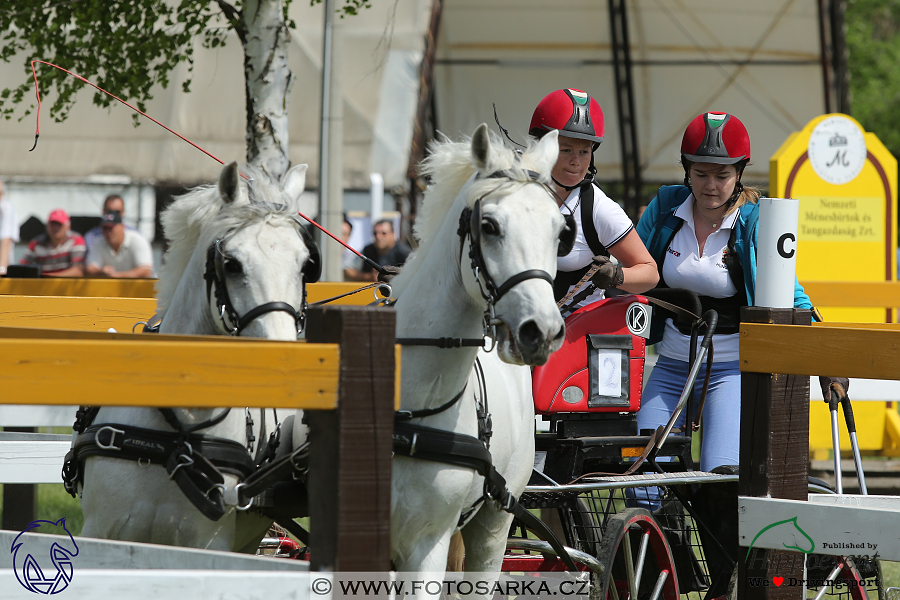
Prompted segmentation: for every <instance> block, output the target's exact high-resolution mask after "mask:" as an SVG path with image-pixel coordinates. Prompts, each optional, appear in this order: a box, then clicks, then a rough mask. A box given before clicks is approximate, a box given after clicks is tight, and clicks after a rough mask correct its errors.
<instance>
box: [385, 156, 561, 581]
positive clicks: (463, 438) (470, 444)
mask: <svg viewBox="0 0 900 600" xmlns="http://www.w3.org/2000/svg"><path fill="white" fill-rule="evenodd" d="M527 174H528V176H529V178H530V180H531V181H535V182H537V180H538V178H539V174H537V173H534V172H532V171H528V172H527ZM488 178H489V179H492V178H507V179H515V178H514V177H513V176H512V174H511V173H509V172H508V171H498V172H496V173H492V174H491V175H489V176H488ZM542 185H543V184H542ZM545 187H547V186H545ZM547 189H548V192H550V193H551V194H552V190H550V189H549V187H547ZM492 191H493V190H492ZM490 193H492V192H487V193H486V194H484V195H483V196H481V197H480V198H479V199H478V200H476V201H475V203H474V205H473V207H472V208H468V207H467V208H465V209H463V211H462V214H460V218H459V229H458V230H457V234H458V235H459V237H460V250H459V260H460V267H462V251H463V247H464V246H465V243H466V240H467V239H468V240H469V258H470V260H471V268H472V271H473V273H474V274H475V280H476V281H477V282H478V286H479V289H480V291H481V295H482V297H483V298H484V300H485V301H486V303H487V308H486V310H485V316H484V331H485V335H486V336H490V337H492V338H494V339H496V338H495V336H494V335H493V334H494V329H495V328H496V325H497V321H496V318H495V316H494V305H495V303H496V302H497V301H498V300H499V299H500V298H501V297H502V296H503V295H504V294H505V293H506V292H508V291H509V290H510V289H512V287H513V286H515V285H517V284H519V283H521V282H523V281H527V280H528V279H543V280H545V281H547V282H548V283H550V284H551V285H553V278H552V277H551V276H550V274H549V273H547V272H546V271H542V270H538V269H531V270H527V271H523V272H521V273H518V274H516V275H513V276H512V277H510V278H509V279H507V280H506V281H505V282H504V283H503V284H502V285H499V286H498V285H497V284H496V281H495V280H494V278H493V277H491V275H490V273H489V272H488V270H487V269H486V267H485V262H484V257H483V255H482V252H481V236H480V234H481V201H482V200H483V199H484V198H485V196H487V195H488V194H490ZM574 241H575V223H574V219H572V217H571V216H568V218H567V219H566V228H565V230H564V231H563V233H562V234H561V235H560V247H559V249H558V254H559V255H560V256H564V255H566V254H568V253H569V252H570V251H571V249H572V244H574ZM482 278H483V279H484V284H483V285H482ZM397 343H398V344H402V345H406V346H432V347H435V348H462V347H480V346H484V345H485V343H484V339H483V338H481V339H471V338H447V337H442V338H397ZM475 371H476V374H477V376H478V380H479V382H480V387H481V401H480V402H479V403H478V406H477V407H476V412H477V415H478V437H477V438H476V437H474V436H471V435H464V434H459V433H455V432H452V431H445V430H442V429H436V428H433V427H426V426H424V425H419V424H417V423H410V422H409V421H410V420H411V419H416V418H422V417H428V416H432V415H436V414H439V413H441V412H444V411H445V410H448V409H449V408H451V407H452V406H454V405H455V404H456V403H457V402H459V399H460V398H462V396H463V394H464V393H465V387H463V389H462V390H461V391H460V392H459V393H458V394H456V395H455V396H454V397H453V398H451V399H450V400H449V401H447V402H445V403H444V404H442V405H440V406H438V407H436V408H430V409H420V410H413V411H404V410H401V411H398V412H396V413H395V414H394V442H393V448H394V454H395V455H399V456H406V457H409V458H418V459H422V460H430V461H434V462H439V463H444V464H450V465H454V466H457V467H463V468H469V469H473V470H475V471H476V472H477V473H478V474H479V475H481V476H482V477H484V492H483V494H482V497H481V498H480V499H479V500H478V501H477V502H476V503H475V505H474V506H472V507H470V508H469V509H468V510H466V511H464V512H463V513H462V514H461V515H460V520H459V523H458V525H459V526H462V525H463V524H464V523H465V522H467V520H468V518H469V517H470V516H471V515H472V514H474V512H475V510H476V509H477V508H478V507H479V506H480V504H481V503H482V502H483V501H484V500H485V499H491V500H493V501H495V502H496V503H497V505H498V507H499V508H501V509H502V510H504V511H506V512H509V513H511V514H513V515H514V516H516V517H517V518H519V519H521V520H522V521H524V522H525V523H526V524H527V525H528V526H530V527H531V528H533V529H534V530H535V531H537V532H539V533H540V534H541V535H542V536H544V538H545V539H547V540H548V541H549V542H550V544H551V546H552V547H553V548H554V549H555V550H556V551H557V552H558V553H559V556H560V557H561V558H562V559H563V560H564V561H565V562H566V565H567V566H568V567H569V568H570V569H573V570H574V569H575V565H574V562H572V559H571V558H570V557H569V555H568V553H567V552H566V551H565V548H564V547H563V545H562V543H561V542H560V541H559V539H558V538H557V537H556V535H555V534H554V533H553V532H552V531H550V529H549V528H548V527H547V526H546V525H544V523H542V522H541V521H540V520H539V519H538V518H537V517H535V516H534V515H532V514H531V513H530V512H529V511H527V510H526V509H524V508H523V507H522V505H521V504H519V501H518V499H517V498H516V497H515V496H513V494H512V493H511V492H510V491H509V489H508V488H507V486H506V480H505V479H504V478H503V476H502V475H501V474H500V473H499V472H498V471H497V469H496V468H495V467H494V464H493V460H492V458H491V453H490V450H489V447H490V437H491V433H492V431H491V429H492V425H491V415H490V412H489V410H488V403H487V390H486V387H485V386H484V375H483V372H482V370H481V363H480V362H479V361H478V360H477V359H476V361H475Z"/></svg>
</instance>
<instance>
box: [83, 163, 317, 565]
mask: <svg viewBox="0 0 900 600" xmlns="http://www.w3.org/2000/svg"><path fill="white" fill-rule="evenodd" d="M306 167H307V166H306V165H298V166H296V167H294V168H292V169H291V170H290V171H288V173H287V174H286V175H285V176H284V177H283V178H282V180H281V181H280V182H279V183H275V182H273V181H271V180H270V179H269V178H268V177H267V176H266V175H264V174H261V173H256V172H252V171H248V173H249V175H250V177H251V178H252V179H250V180H249V181H248V182H244V181H241V178H240V174H239V172H238V168H237V165H236V164H235V163H231V164H229V165H227V166H226V167H225V168H224V169H223V170H222V172H221V175H220V177H219V181H218V185H215V186H201V187H199V188H196V189H194V190H193V191H191V192H189V193H188V194H186V195H184V196H182V197H180V198H178V199H177V200H176V201H175V202H174V203H173V204H172V205H171V206H170V207H169V208H168V209H166V211H165V213H164V214H163V216H162V222H163V226H164V230H165V234H166V237H167V239H168V240H169V241H170V247H169V249H168V251H167V253H166V256H165V261H164V264H163V267H162V269H161V271H160V280H159V283H158V290H157V291H158V307H159V313H158V316H160V317H161V318H162V322H161V325H160V328H159V331H160V333H180V334H200V335H224V334H229V333H230V334H239V335H243V336H250V337H259V338H268V339H273V340H284V341H296V339H297V335H298V328H299V327H300V326H301V324H302V323H301V319H302V317H305V314H304V313H303V311H304V309H305V301H306V295H305V283H306V281H307V280H309V279H313V280H315V279H317V278H318V272H317V269H320V268H321V267H320V266H319V265H320V263H319V265H317V264H316V261H318V260H319V256H318V250H316V249H315V245H314V244H312V243H309V244H308V243H307V242H311V240H310V239H308V236H306V234H305V233H303V230H302V227H301V224H300V223H299V222H298V220H297V217H296V215H297V209H298V208H299V206H298V200H299V198H300V195H301V193H302V192H303V187H304V184H305V180H306ZM301 315H302V317H301ZM146 376H147V377H153V373H147V374H146ZM261 412H262V411H260V412H257V411H254V412H253V416H254V417H255V419H254V421H255V426H256V429H255V436H256V437H257V440H256V441H257V443H258V444H259V445H260V446H261V445H264V444H265V443H266V440H265V439H262V438H263V437H265V435H264V434H262V433H261V432H260V429H259V426H260V424H261V422H262V421H265V422H266V426H267V429H266V430H265V431H267V432H272V431H273V429H274V427H275V423H274V419H273V418H272V411H265V413H262V414H261ZM288 413H289V411H279V413H278V417H279V418H280V419H281V420H285V417H287V416H288ZM223 414H225V411H224V410H223V409H197V410H182V409H177V410H174V411H172V412H171V413H170V415H169V418H166V417H165V416H164V414H163V413H162V412H161V411H159V410H157V409H150V408H124V407H122V408H119V407H105V408H102V409H100V411H99V413H98V414H97V415H96V418H95V419H94V421H93V422H94V423H95V424H98V425H99V424H104V423H110V424H121V425H127V426H130V427H140V428H144V429H151V430H159V431H164V432H170V433H171V432H173V431H174V429H173V425H174V426H175V427H179V428H182V429H184V430H188V429H191V428H193V427H200V429H198V430H197V432H196V433H202V434H204V435H207V436H215V437H217V438H224V439H227V440H234V441H236V442H238V443H237V444H236V448H235V447H234V446H232V450H233V451H239V450H240V448H241V447H242V446H243V447H247V445H248V444H247V442H248V435H247V415H248V414H249V413H247V412H246V411H244V410H231V411H229V412H228V413H227V415H226V416H225V418H224V420H222V421H221V422H217V417H219V416H221V415H223ZM172 417H174V419H176V420H177V423H173V422H172ZM298 421H299V419H298ZM209 423H211V424H212V425H211V426H209V427H205V426H204V425H205V424H209ZM284 429H287V430H288V431H283V432H282V433H283V436H282V437H283V440H284V441H285V442H286V443H283V444H282V446H289V445H290V437H291V431H290V427H289V426H288V424H286V427H285V428H284ZM300 429H301V430H302V428H300ZM116 435H118V436H119V438H118V439H119V440H121V438H122V437H124V436H123V435H122V434H115V433H114V432H113V431H111V430H107V431H106V432H104V433H97V441H98V442H100V443H102V444H104V445H112V444H113V443H114V442H116V441H117V438H116V437H115V436H116ZM300 441H302V440H294V442H295V443H298V444H299V443H300ZM287 450H290V448H289V447H283V448H282V452H284V451H287ZM237 453H238V454H239V452H237ZM194 458H196V457H194ZM188 459H190V457H188ZM188 459H184V461H185V462H187V461H188ZM176 471H177V469H176ZM173 474H174V473H173ZM224 479H225V481H224V488H225V489H233V488H234V486H235V484H236V482H237V476H236V475H235V474H232V473H230V472H228V471H227V470H226V474H225V478H224ZM221 489H222V488H218V490H221ZM218 490H213V492H212V493H210V494H208V496H211V498H210V497H208V498H207V500H211V501H215V502H213V504H215V503H216V502H218V503H219V504H220V505H221V500H220V499H219V498H218V497H217V496H215V495H216V494H218V493H219V491H218ZM206 491H207V490H203V491H202V492H203V493H206ZM80 498H81V506H82V510H83V512H84V519H85V520H84V529H83V532H82V534H83V535H85V536H88V537H99V538H107V539H116V540H128V541H141V542H153V543H160V544H169V545H177V546H188V547H197V548H210V549H217V550H242V551H248V552H254V551H255V550H256V547H257V546H258V542H259V540H260V539H261V538H262V536H263V535H264V534H265V532H266V530H267V528H268V526H269V525H271V522H272V519H270V518H266V517H264V516H263V515H262V514H260V513H254V512H252V511H248V512H241V511H236V510H235V507H234V506H233V505H232V506H227V505H226V506H224V508H225V512H224V515H222V516H221V517H220V518H218V519H213V518H209V516H208V515H206V514H204V513H201V511H200V510H199V509H198V508H197V506H196V505H195V504H194V503H192V502H191V501H190V500H189V499H188V498H187V497H186V495H185V493H184V492H183V491H182V489H181V488H180V487H179V485H177V484H176V482H175V481H173V480H172V479H170V477H169V474H168V473H167V469H166V467H165V466H164V465H162V464H150V463H149V462H148V461H141V462H140V463H139V462H136V461H134V460H125V459H119V458H110V457H109V456H108V455H101V456H88V457H87V458H86V459H85V465H84V471H83V485H82V486H81V489H80ZM201 500H203V499H202V498H201ZM201 504H202V502H201Z"/></svg>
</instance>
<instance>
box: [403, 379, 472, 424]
mask: <svg viewBox="0 0 900 600" xmlns="http://www.w3.org/2000/svg"><path fill="white" fill-rule="evenodd" d="M466 385H468V382H466ZM465 392H466V386H465V385H464V386H463V389H461V390H459V393H458V394H456V395H455V396H453V397H452V398H450V400H448V401H447V402H445V403H443V404H441V405H440V406H438V407H437V408H423V409H421V410H398V411H397V412H395V413H394V427H395V428H396V427H397V425H398V424H399V423H402V422H404V421H409V420H410V419H418V418H420V417H430V416H431V415H436V414H438V413H441V412H444V411H445V410H447V409H448V408H450V407H451V406H453V405H454V404H456V403H457V402H459V399H460V398H462V395H463V394H464V393H465ZM435 431H439V430H437V429H435Z"/></svg>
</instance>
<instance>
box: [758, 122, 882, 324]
mask: <svg viewBox="0 0 900 600" xmlns="http://www.w3.org/2000/svg"><path fill="white" fill-rule="evenodd" d="M769 196H771V197H774V198H796V199H798V200H799V201H800V221H799V231H798V232H797V278H798V279H799V280H800V281H895V280H896V272H897V262H896V261H897V259H896V252H897V231H896V223H897V160H896V159H895V158H894V157H893V156H891V153H890V152H888V150H887V148H885V147H884V144H882V143H881V141H880V140H879V139H878V138H877V137H876V136H875V134H873V133H866V132H865V131H864V130H863V128H862V127H861V126H860V125H859V123H858V122H857V121H855V120H854V119H853V118H852V117H849V116H847V115H842V114H830V115H822V116H820V117H816V118H815V119H813V120H812V121H810V122H809V123H808V124H807V125H806V127H804V128H803V130H802V131H799V132H797V133H793V134H791V135H790V137H788V139H787V140H786V141H785V142H784V143H783V144H782V145H781V148H779V149H778V151H777V152H775V154H774V155H773V156H772V158H771V159H770V160H769ZM811 299H812V302H813V304H814V305H815V304H816V299H815V298H811ZM821 310H822V313H823V315H824V317H825V319H826V320H827V321H851V322H869V323H885V322H888V323H890V322H894V321H895V318H894V315H893V311H892V310H891V309H890V308H884V309H879V308H823V309H821Z"/></svg>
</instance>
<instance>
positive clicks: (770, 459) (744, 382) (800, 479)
mask: <svg viewBox="0 0 900 600" xmlns="http://www.w3.org/2000/svg"><path fill="white" fill-rule="evenodd" d="M811 321H812V312H811V311H809V310H803V309H793V308H763V307H744V308H742V309H741V322H744V323H775V324H781V325H810V324H811ZM808 461H809V377H808V376H805V375H804V376H801V375H781V374H774V373H741V455H740V464H741V469H740V481H739V484H738V490H739V494H740V495H741V496H770V497H772V498H785V499H788V500H806V499H807V493H808V491H807V490H808V483H809V462H808ZM804 560H805V555H804V554H802V553H799V552H781V551H775V550H762V549H753V550H751V552H750V555H749V556H747V550H745V549H743V548H742V549H741V550H740V556H739V557H738V580H737V585H738V598H739V600H764V599H765V600H788V599H790V600H795V599H797V600H799V599H800V598H801V594H802V591H803V587H802V586H789V585H783V582H785V581H789V580H790V578H792V577H793V578H795V579H802V578H803V563H804ZM751 577H752V578H760V579H758V580H756V581H761V582H762V583H763V584H762V585H757V586H752V587H751V586H750V581H751V579H750V578H751ZM779 577H781V578H783V581H782V580H779V579H778V578H779ZM773 578H774V581H773ZM776 582H778V583H779V585H775V583H776ZM766 584H767V585H766Z"/></svg>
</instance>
